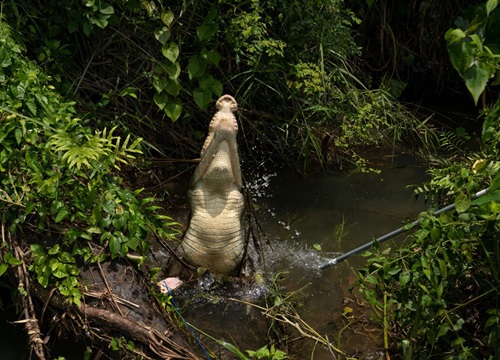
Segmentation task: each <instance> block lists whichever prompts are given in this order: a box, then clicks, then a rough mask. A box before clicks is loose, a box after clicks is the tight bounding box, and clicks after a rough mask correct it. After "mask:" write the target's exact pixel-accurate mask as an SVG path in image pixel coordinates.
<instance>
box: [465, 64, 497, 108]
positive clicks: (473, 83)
mask: <svg viewBox="0 0 500 360" xmlns="http://www.w3.org/2000/svg"><path fill="white" fill-rule="evenodd" d="M463 77H464V80H465V85H466V86H467V89H468V90H469V92H470V93H471V94H472V97H473V98H474V104H477V101H478V100H479V96H481V94H482V93H483V91H484V89H485V88H486V84H487V83H488V80H489V79H490V77H491V73H490V71H489V70H487V69H483V68H481V67H480V66H478V65H476V64H474V65H472V66H471V67H469V68H468V69H466V70H465V71H464V73H463Z"/></svg>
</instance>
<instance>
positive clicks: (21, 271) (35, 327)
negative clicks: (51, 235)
mask: <svg viewBox="0 0 500 360" xmlns="http://www.w3.org/2000/svg"><path fill="white" fill-rule="evenodd" d="M3 227H4V224H2V241H3V242H5V238H4V235H5V232H4V228H3ZM7 235H8V237H9V243H10V246H11V248H12V249H14V253H15V256H16V258H17V259H18V260H20V261H21V262H22V263H21V265H19V266H18V267H17V278H18V281H19V287H24V290H25V291H26V295H24V296H23V295H22V294H21V295H20V296H21V302H22V305H23V312H24V322H25V325H24V326H25V328H26V332H27V333H28V338H29V342H30V344H31V348H32V349H33V350H35V354H36V356H38V358H39V359H40V360H45V353H44V349H43V345H44V342H43V340H42V338H41V335H42V332H41V331H40V326H39V324H38V320H37V318H36V316H35V314H36V312H35V307H34V306H33V300H32V299H31V295H30V281H29V276H28V271H27V269H26V264H25V263H24V253H23V251H22V250H21V248H20V247H19V245H18V244H17V242H15V241H13V240H12V238H11V236H10V233H7Z"/></svg>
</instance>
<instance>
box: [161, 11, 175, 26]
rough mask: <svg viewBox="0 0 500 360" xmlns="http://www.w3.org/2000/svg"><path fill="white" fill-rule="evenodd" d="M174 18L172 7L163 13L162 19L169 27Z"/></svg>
mask: <svg viewBox="0 0 500 360" xmlns="http://www.w3.org/2000/svg"><path fill="white" fill-rule="evenodd" d="M174 18H175V17H174V13H173V12H172V10H170V9H169V10H167V11H164V12H162V13H161V21H163V23H164V24H165V25H167V26H168V27H170V25H172V22H173V21H174Z"/></svg>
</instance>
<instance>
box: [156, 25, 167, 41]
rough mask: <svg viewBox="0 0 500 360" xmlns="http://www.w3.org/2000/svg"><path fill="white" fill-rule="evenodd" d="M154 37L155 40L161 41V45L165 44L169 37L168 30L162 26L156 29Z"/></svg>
mask: <svg viewBox="0 0 500 360" xmlns="http://www.w3.org/2000/svg"><path fill="white" fill-rule="evenodd" d="M155 38H156V40H158V41H159V42H161V44H162V45H165V43H166V42H167V41H168V39H170V30H169V29H167V28H166V27H163V28H161V29H156V30H155Z"/></svg>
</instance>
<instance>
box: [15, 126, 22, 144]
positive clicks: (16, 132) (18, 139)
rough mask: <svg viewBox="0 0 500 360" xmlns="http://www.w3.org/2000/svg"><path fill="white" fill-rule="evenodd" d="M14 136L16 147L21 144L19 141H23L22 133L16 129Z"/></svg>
mask: <svg viewBox="0 0 500 360" xmlns="http://www.w3.org/2000/svg"><path fill="white" fill-rule="evenodd" d="M14 135H15V137H16V141H17V145H19V144H21V141H23V131H22V130H21V129H19V128H17V129H16V131H15V132H14Z"/></svg>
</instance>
